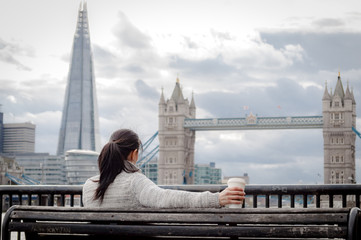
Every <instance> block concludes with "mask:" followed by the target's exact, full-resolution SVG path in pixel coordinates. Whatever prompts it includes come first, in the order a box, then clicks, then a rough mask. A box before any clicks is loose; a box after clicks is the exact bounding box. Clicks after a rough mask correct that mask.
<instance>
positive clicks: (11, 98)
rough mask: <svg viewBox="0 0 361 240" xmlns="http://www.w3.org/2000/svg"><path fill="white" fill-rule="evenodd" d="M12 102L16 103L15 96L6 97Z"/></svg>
mask: <svg viewBox="0 0 361 240" xmlns="http://www.w3.org/2000/svg"><path fill="white" fill-rule="evenodd" d="M6 98H7V99H8V100H9V101H10V102H12V103H16V102H17V101H16V98H15V97H14V96H13V95H9V96H7V97H6Z"/></svg>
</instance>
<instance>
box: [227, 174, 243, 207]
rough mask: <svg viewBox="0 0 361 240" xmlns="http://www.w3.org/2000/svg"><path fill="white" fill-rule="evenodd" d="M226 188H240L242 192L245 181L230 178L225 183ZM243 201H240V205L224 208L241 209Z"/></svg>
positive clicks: (229, 205) (230, 205)
mask: <svg viewBox="0 0 361 240" xmlns="http://www.w3.org/2000/svg"><path fill="white" fill-rule="evenodd" d="M227 184H228V187H240V188H242V189H243V190H244V189H245V187H246V181H245V180H244V179H243V178H230V179H229V180H228V182H227ZM242 204H243V200H241V204H228V205H226V207H228V208H242Z"/></svg>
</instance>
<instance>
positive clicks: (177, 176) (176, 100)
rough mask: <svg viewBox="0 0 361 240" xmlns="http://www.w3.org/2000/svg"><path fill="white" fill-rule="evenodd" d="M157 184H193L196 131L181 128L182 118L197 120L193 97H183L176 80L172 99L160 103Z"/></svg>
mask: <svg viewBox="0 0 361 240" xmlns="http://www.w3.org/2000/svg"><path fill="white" fill-rule="evenodd" d="M158 118H159V135H158V137H159V159H158V184H160V185H163V184H166V185H172V184H192V183H193V182H194V143H195V131H194V130H190V129H188V128H184V119H186V118H196V106H195V103H194V98H193V96H192V100H191V102H190V103H189V101H188V99H185V98H184V97H183V93H182V89H181V87H180V83H179V79H178V78H177V81H176V84H175V87H174V90H173V93H172V96H171V97H170V99H167V101H165V99H164V94H163V90H162V94H161V97H160V101H159V115H158Z"/></svg>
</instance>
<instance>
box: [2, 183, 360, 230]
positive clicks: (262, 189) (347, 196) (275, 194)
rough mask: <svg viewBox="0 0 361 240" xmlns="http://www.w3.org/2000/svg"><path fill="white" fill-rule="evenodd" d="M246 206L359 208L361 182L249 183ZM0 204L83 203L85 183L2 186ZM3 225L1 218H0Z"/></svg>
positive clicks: (181, 187) (203, 187)
mask: <svg viewBox="0 0 361 240" xmlns="http://www.w3.org/2000/svg"><path fill="white" fill-rule="evenodd" d="M160 187H162V188H165V189H176V190H186V191H192V192H203V191H210V192H220V191H222V190H223V189H224V188H225V187H226V186H225V185H171V186H160ZM245 191H246V194H247V197H246V201H245V202H244V203H243V207H246V208H272V207H275V208H282V207H290V208H297V207H302V208H312V207H313V208H336V207H337V208H339V207H341V208H345V207H354V206H356V207H360V195H361V184H340V185H247V186H246V190H245ZM0 195H1V197H0V206H1V207H2V211H6V210H7V208H9V207H10V206H12V205H45V206H70V207H74V206H82V205H83V204H82V201H81V199H82V186H70V185H37V186H15V185H13V186H8V185H0ZM0 225H1V218H0Z"/></svg>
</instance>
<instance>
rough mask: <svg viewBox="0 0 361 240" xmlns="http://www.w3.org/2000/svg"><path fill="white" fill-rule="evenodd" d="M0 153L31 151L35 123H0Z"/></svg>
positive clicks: (33, 145)
mask: <svg viewBox="0 0 361 240" xmlns="http://www.w3.org/2000/svg"><path fill="white" fill-rule="evenodd" d="M1 132H2V144H1V145H2V153H33V152H34V151H35V125H34V124H32V123H30V122H26V123H5V124H4V123H3V124H2V129H1Z"/></svg>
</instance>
